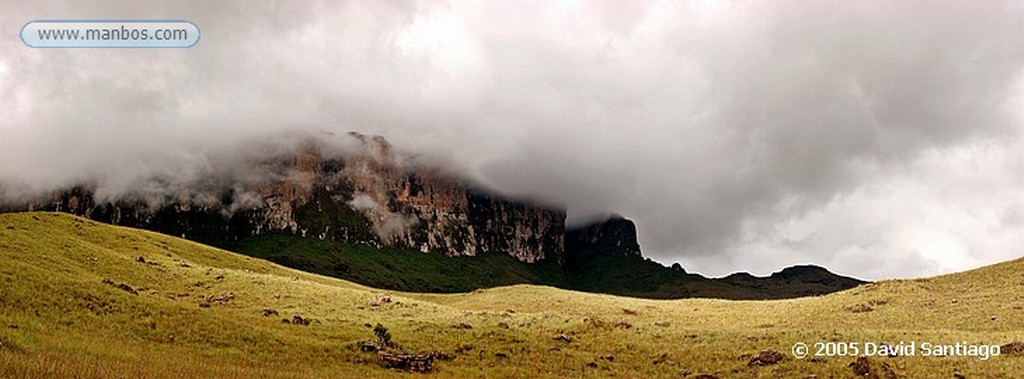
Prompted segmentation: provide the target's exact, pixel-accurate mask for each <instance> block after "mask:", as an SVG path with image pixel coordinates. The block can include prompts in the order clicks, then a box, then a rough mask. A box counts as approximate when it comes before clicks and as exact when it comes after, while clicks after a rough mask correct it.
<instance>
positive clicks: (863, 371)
mask: <svg viewBox="0 0 1024 379" xmlns="http://www.w3.org/2000/svg"><path fill="white" fill-rule="evenodd" d="M850 369H851V370H853V374H854V375H857V376H866V375H868V374H870V373H871V362H869V361H868V358H867V357H858V358H857V360H855V361H853V362H850Z"/></svg>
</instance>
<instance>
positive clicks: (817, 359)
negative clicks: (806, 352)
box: [808, 357, 828, 363]
mask: <svg viewBox="0 0 1024 379" xmlns="http://www.w3.org/2000/svg"><path fill="white" fill-rule="evenodd" d="M808 361H810V362H811V363H828V359H825V358H824V357H814V358H811V359H809V360H808Z"/></svg>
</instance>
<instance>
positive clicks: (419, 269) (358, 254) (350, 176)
mask: <svg viewBox="0 0 1024 379" xmlns="http://www.w3.org/2000/svg"><path fill="white" fill-rule="evenodd" d="M347 138H348V139H349V142H351V143H350V144H348V146H349V148H348V149H347V150H346V151H344V154H338V152H337V151H335V150H333V149H332V148H330V147H328V146H326V145H324V144H321V143H316V142H313V141H309V142H306V143H304V144H301V145H300V146H299V147H298V148H297V149H295V150H294V151H291V152H287V153H283V154H279V155H276V156H272V157H269V158H266V157H264V158H262V159H255V160H251V161H248V162H246V163H245V164H244V165H242V167H240V168H235V169H234V170H233V171H211V172H209V173H205V174H204V175H199V176H198V177H197V178H196V179H194V180H193V181H192V182H189V183H186V184H185V185H178V186H167V185H165V186H164V187H168V188H173V190H163V191H148V192H143V191H142V190H139V191H135V192H128V193H124V194H120V195H118V196H109V195H107V196H98V194H97V192H98V191H97V189H96V188H95V185H91V184H89V183H84V184H82V185H79V186H75V187H73V188H70V189H68V190H65V191H59V192H57V193H55V194H53V195H52V196H50V197H48V198H40V199H35V200H32V201H27V202H22V203H15V204H11V203H9V202H8V203H7V204H6V205H5V206H3V207H0V210H4V209H6V210H7V211H26V210H28V211H32V210H44V211H58V212H67V213H71V214H75V215H80V216H84V217H87V218H90V219H93V220H96V221H101V222H106V223H111V224H115V225H122V226H129V227H134V228H141V229H148V230H153V231H158V232H161V233H165V234H169V235H173V236H178V237H181V238H185V239H189V240H193V241H197V242H201V243H204V244H209V245H213V246H218V247H222V248H226V249H229V250H232V251H236V252H240V253H243V254H247V255H251V256H256V257H261V258H265V259H269V260H272V261H274V262H277V263H280V264H284V265H287V266H289V267H293V268H298V269H302V270H306V271H309V272H316V273H320V274H324V275H330V276H335V277H339V278H344V279H349V280H353V281H357V282H360V283H364V284H367V285H373V286H378V287H383V288H392V289H401V290H407V291H435V292H461V291H471V290H474V289H478V288H486V287H494V286H500V285H509V284H516V283H534V284H546V285H552V286H557V287H562V288H569V289H576V290H581V291H595V292H604V293H612V294H621V295H630V296H640V297H651V298H681V297H717V298H730V299H770V298H790V297H799V296H809V295H820V294H825V293H830V292H835V291H839V290H843V289H847V288H852V287H854V286H857V285H860V284H863V283H864V282H862V281H859V280H855V279H852V278H846V277H842V276H838V275H835V274H832V273H830V272H828V271H827V270H824V269H821V268H815V269H796V270H795V271H794V270H786V271H783V272H781V273H777V274H776V275H773V276H771V277H768V278H755V277H749V278H740V277H727V278H724V279H708V278H705V277H702V276H699V275H694V274H688V273H686V272H685V270H683V269H682V268H681V267H678V266H677V267H675V268H668V267H664V266H662V265H661V264H659V263H657V262H653V261H651V260H649V259H646V258H644V257H643V256H642V254H641V250H640V245H639V243H638V241H637V233H636V227H635V225H634V224H633V222H632V221H629V220H627V219H625V218H622V217H621V216H613V217H611V218H609V219H607V220H603V221H599V222H595V223H593V224H590V225H586V226H583V227H579V228H573V229H570V230H567V229H566V227H565V211H564V210H563V209H560V208H557V207H553V206H546V205H541V204H536V203H534V202H530V201H526V200H522V199H513V198H509V197H506V196H502V195H500V194H496V193H494V192H493V191H488V190H486V189H485V188H483V187H482V186H478V185H474V184H473V183H471V182H469V181H466V180H463V179H460V178H459V177H458V176H457V175H454V174H451V173H448V172H445V171H443V170H441V169H439V168H438V166H437V165H433V164H430V163H429V162H426V161H424V160H422V159H419V158H418V157H416V156H414V155H411V154H408V153H404V152H402V151H400V150H398V149H395V148H394V147H393V146H392V145H391V144H390V143H389V142H388V141H386V140H385V139H384V138H382V137H379V136H365V135H361V134H358V133H350V134H349V135H348V136H347ZM156 184H161V183H156ZM138 187H139V188H142V189H147V188H152V187H160V186H159V185H146V184H143V185H139V186H138ZM423 253H431V254H423ZM444 257H460V258H461V259H444Z"/></svg>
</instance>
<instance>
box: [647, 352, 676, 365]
mask: <svg viewBox="0 0 1024 379" xmlns="http://www.w3.org/2000/svg"><path fill="white" fill-rule="evenodd" d="M663 363H666V364H670V365H671V364H675V362H673V361H672V360H671V359H668V353H661V355H659V356H658V357H657V358H654V360H653V361H651V364H655V365H660V364H663Z"/></svg>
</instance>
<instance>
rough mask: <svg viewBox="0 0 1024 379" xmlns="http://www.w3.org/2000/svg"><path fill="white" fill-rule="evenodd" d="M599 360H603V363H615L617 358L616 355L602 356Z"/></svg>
mask: <svg viewBox="0 0 1024 379" xmlns="http://www.w3.org/2000/svg"><path fill="white" fill-rule="evenodd" d="M597 359H600V360H603V361H608V362H615V356H614V355H602V356H600V357H597Z"/></svg>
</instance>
